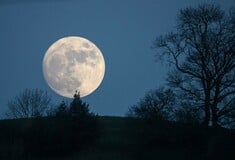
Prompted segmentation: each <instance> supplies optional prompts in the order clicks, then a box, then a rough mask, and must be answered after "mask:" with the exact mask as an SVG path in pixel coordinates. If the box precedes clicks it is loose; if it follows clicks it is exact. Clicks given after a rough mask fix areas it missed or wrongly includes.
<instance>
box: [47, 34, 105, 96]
mask: <svg viewBox="0 0 235 160" xmlns="http://www.w3.org/2000/svg"><path fill="white" fill-rule="evenodd" d="M104 73H105V61H104V57H103V55H102V53H101V51H100V50H99V48H97V47H96V45H95V44H93V43H92V42H91V41H89V40H87V39H85V38H82V37H74V36H73V37H65V38H62V39H59V40H58V41H56V42H55V43H53V44H52V45H51V46H50V47H49V49H48V50H47V52H46V53H45V56H44V59H43V74H44V77H45V80H46V82H47V84H48V85H49V86H50V88H51V89H52V90H54V91H55V92H56V93H57V94H59V95H61V96H64V97H68V98H73V95H74V93H75V91H76V90H77V91H79V92H80V96H81V97H84V96H87V95H89V94H91V93H92V92H93V91H94V90H96V89H97V88H98V87H99V85H100V83H101V82H102V80H103V78H104Z"/></svg>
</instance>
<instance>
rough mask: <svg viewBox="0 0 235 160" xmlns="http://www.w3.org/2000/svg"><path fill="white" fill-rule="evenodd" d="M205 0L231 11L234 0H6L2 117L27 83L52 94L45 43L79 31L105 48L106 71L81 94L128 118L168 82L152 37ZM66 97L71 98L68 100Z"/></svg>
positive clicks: (98, 107)
mask: <svg viewBox="0 0 235 160" xmlns="http://www.w3.org/2000/svg"><path fill="white" fill-rule="evenodd" d="M203 2H209V3H215V4H219V5H221V7H222V8H223V9H228V8H229V7H231V6H232V5H233V4H235V3H234V0H57V1H56V0H21V2H19V1H18V0H1V1H0V24H1V25H0V35H1V36H0V46H1V53H0V54H1V57H0V73H1V77H0V88H1V92H0V115H1V116H4V114H5V112H6V110H7V101H8V100H9V99H11V98H13V97H14V96H16V95H17V94H19V92H21V91H23V90H24V89H25V88H39V89H42V90H45V91H48V92H49V94H50V95H51V96H52V98H53V101H54V103H55V104H57V103H60V102H61V101H62V100H63V99H65V98H63V97H60V96H58V95H56V94H55V93H54V92H53V91H51V90H50V88H49V87H48V85H47V84H46V82H45V81H44V78H43V74H42V59H43V56H44V54H45V52H46V50H47V49H48V47H49V46H50V45H51V44H52V43H53V42H55V41H56V40H58V39H59V38H62V37H65V36H82V37H85V38H87V39H89V40H91V41H92V42H94V43H95V44H96V45H97V46H98V47H99V48H100V50H101V51H102V53H103V55H104V58H105V62H106V73H105V77H104V80H103V82H102V84H101V86H100V87H99V88H98V89H97V90H96V91H95V92H94V93H93V94H91V95H89V96H87V97H86V98H84V100H85V101H86V102H87V103H89V104H90V108H91V110H92V111H94V112H95V113H98V114H99V115H125V113H126V112H127V110H128V107H130V106H131V105H133V104H135V103H136V102H138V100H139V98H141V97H143V96H144V94H145V92H147V91H148V90H149V89H154V88H156V87H159V86H162V85H164V76H165V75H166V72H167V69H166V67H164V66H163V65H161V64H157V63H155V62H154V51H153V50H152V49H151V45H152V41H153V40H154V39H155V38H156V36H159V35H161V34H164V33H167V32H169V31H171V30H173V28H174V26H175V25H176V16H177V13H178V11H179V9H181V8H185V7H188V6H192V7H194V6H197V5H198V4H201V3H203ZM65 100H66V99H65Z"/></svg>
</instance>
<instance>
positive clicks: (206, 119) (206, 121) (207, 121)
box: [203, 105, 211, 127]
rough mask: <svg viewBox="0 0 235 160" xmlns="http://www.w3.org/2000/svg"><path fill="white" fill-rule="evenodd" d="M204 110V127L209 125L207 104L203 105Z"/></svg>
mask: <svg viewBox="0 0 235 160" xmlns="http://www.w3.org/2000/svg"><path fill="white" fill-rule="evenodd" d="M204 111H205V117H204V121H203V125H204V126H205V127H208V126H209V122H210V116H211V115H210V108H209V106H207V105H205V107H204Z"/></svg>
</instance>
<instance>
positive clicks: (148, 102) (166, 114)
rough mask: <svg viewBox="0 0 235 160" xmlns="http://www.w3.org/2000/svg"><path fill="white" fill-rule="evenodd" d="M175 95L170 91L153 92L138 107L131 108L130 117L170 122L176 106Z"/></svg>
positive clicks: (158, 90) (161, 89)
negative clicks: (174, 105)
mask: <svg viewBox="0 0 235 160" xmlns="http://www.w3.org/2000/svg"><path fill="white" fill-rule="evenodd" d="M174 97H175V96H174V93H173V92H172V91H171V90H170V89H163V88H160V89H157V90H151V91H149V92H148V93H146V95H145V96H144V98H143V99H141V100H140V101H139V102H138V103H137V104H136V105H134V106H132V107H130V108H129V112H128V114H127V115H128V116H131V117H138V118H142V119H157V120H169V119H171V115H170V114H171V113H173V112H170V111H172V109H173V107H172V106H173V104H174V100H175V98H174Z"/></svg>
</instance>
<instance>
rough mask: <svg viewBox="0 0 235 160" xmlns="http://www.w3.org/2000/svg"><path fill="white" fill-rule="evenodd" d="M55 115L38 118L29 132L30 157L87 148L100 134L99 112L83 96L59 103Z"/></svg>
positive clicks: (27, 141) (26, 145) (27, 138)
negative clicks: (92, 110)
mask: <svg viewBox="0 0 235 160" xmlns="http://www.w3.org/2000/svg"><path fill="white" fill-rule="evenodd" d="M56 111H57V112H56V113H55V114H54V115H53V116H51V117H43V118H35V119H33V122H32V126H31V127H30V128H29V130H28V132H27V134H26V136H25V151H26V152H27V154H26V157H29V156H30V157H31V156H33V157H34V156H36V157H39V156H41V157H44V156H63V155H68V154H71V153H74V152H79V151H80V150H82V149H84V148H86V147H87V146H89V145H91V144H93V143H94V142H95V140H96V139H97V138H98V136H99V134H98V127H97V122H96V121H97V118H96V116H95V115H94V114H93V113H91V112H90V111H89V108H88V105H87V104H86V103H83V102H82V100H81V99H80V97H79V96H78V97H75V98H74V100H73V101H72V102H71V104H70V107H67V106H66V105H65V104H63V103H62V104H61V105H59V107H58V109H56Z"/></svg>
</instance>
